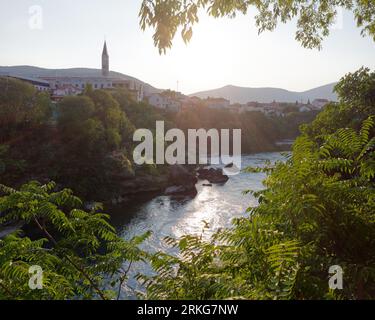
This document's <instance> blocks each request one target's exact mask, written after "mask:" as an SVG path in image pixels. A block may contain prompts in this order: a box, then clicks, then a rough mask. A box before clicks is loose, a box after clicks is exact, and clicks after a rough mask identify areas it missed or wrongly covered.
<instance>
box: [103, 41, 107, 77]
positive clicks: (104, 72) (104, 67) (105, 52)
mask: <svg viewBox="0 0 375 320" xmlns="http://www.w3.org/2000/svg"><path fill="white" fill-rule="evenodd" d="M102 75H103V77H108V76H109V55H108V49H107V42H106V41H104V48H103V53H102Z"/></svg>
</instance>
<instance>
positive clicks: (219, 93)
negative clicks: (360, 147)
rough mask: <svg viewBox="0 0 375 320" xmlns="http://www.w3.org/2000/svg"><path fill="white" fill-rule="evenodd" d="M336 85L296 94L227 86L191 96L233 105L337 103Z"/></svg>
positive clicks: (286, 91) (275, 90)
mask: <svg viewBox="0 0 375 320" xmlns="http://www.w3.org/2000/svg"><path fill="white" fill-rule="evenodd" d="M335 84H336V83H331V84H327V85H325V86H321V87H318V88H314V89H311V90H308V91H304V92H294V91H288V90H284V89H279V88H246V87H236V86H225V87H223V88H220V89H214V90H209V91H202V92H197V93H194V94H191V95H190V96H197V97H199V98H202V99H205V98H207V97H212V98H225V99H228V100H230V102H231V103H246V102H250V101H258V102H272V101H274V100H275V101H278V102H296V101H301V100H302V101H303V102H307V100H308V99H310V100H311V101H312V100H314V99H317V98H324V99H328V100H331V101H336V100H337V96H336V94H335V93H334V92H333V87H334V86H335Z"/></svg>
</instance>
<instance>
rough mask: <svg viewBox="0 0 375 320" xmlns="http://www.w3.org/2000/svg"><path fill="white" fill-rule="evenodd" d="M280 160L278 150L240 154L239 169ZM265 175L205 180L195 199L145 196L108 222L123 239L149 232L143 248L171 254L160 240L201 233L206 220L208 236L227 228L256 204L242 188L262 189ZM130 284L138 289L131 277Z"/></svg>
mask: <svg viewBox="0 0 375 320" xmlns="http://www.w3.org/2000/svg"><path fill="white" fill-rule="evenodd" d="M283 159H284V157H283V156H282V155H281V154H280V153H278V152H269V153H258V154H251V155H243V156H242V168H245V167H248V166H253V167H260V166H264V164H265V162H266V161H267V160H268V161H271V162H275V161H277V160H283ZM265 177H266V176H265V174H263V173H245V172H241V173H240V174H238V175H235V176H231V177H230V179H229V181H228V182H227V183H226V184H224V185H213V186H212V187H207V186H203V184H205V183H207V181H199V182H198V184H197V190H198V194H197V196H196V197H194V198H191V197H190V198H189V197H172V196H155V195H152V194H151V195H147V196H145V197H142V198H137V199H134V200H133V201H132V202H130V203H127V204H126V205H124V207H117V208H115V209H113V210H111V216H112V218H111V219H112V220H111V222H112V224H113V225H114V226H115V227H116V229H117V232H118V234H119V235H120V236H122V237H124V238H126V239H129V238H131V237H133V236H135V235H139V234H141V233H144V232H146V231H149V230H150V231H152V235H151V237H150V238H149V239H148V240H147V241H146V242H145V243H144V244H143V245H142V248H143V249H145V250H147V251H150V252H157V251H166V252H169V253H172V252H173V250H171V248H170V247H168V246H167V245H166V244H165V242H164V241H163V239H164V238H165V237H166V236H172V237H174V238H178V237H180V236H182V235H184V234H196V235H197V234H201V233H202V228H203V226H204V223H203V221H206V222H207V223H208V224H209V229H208V230H207V231H205V233H204V236H205V237H209V236H210V235H211V234H212V233H214V232H215V231H216V230H217V229H219V228H223V227H229V226H230V225H231V221H232V219H233V218H236V217H241V216H244V215H246V209H247V208H248V207H250V206H256V205H257V199H255V198H254V197H253V196H252V195H251V194H246V195H245V194H243V191H245V190H253V191H259V190H262V189H263V188H264V186H263V183H262V181H263V180H264V178H265ZM133 272H134V273H136V272H141V273H145V274H150V273H151V272H152V270H151V269H150V267H149V266H148V265H146V264H136V265H135V269H134V271H133ZM129 285H130V286H131V287H132V288H133V289H140V288H139V287H138V286H137V283H136V282H135V281H134V280H131V281H130V282H129ZM128 293H129V292H128Z"/></svg>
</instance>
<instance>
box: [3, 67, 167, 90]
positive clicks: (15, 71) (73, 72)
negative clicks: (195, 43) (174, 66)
mask: <svg viewBox="0 0 375 320" xmlns="http://www.w3.org/2000/svg"><path fill="white" fill-rule="evenodd" d="M1 74H3V75H4V74H6V75H13V76H23V77H31V78H34V77H55V76H59V77H100V76H101V75H102V71H101V69H89V68H71V69H44V68H38V67H32V66H13V67H2V66H0V75H1ZM110 76H111V77H119V78H122V79H126V80H133V81H135V82H136V83H137V84H143V85H144V89H145V91H146V92H159V91H160V90H159V89H156V88H154V87H153V86H151V85H149V84H148V83H145V82H143V81H141V80H139V79H136V78H134V77H131V76H128V75H125V74H122V73H119V72H114V71H111V72H110Z"/></svg>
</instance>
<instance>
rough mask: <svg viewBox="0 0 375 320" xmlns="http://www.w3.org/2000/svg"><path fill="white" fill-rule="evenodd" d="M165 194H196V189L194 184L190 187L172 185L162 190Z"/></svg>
mask: <svg viewBox="0 0 375 320" xmlns="http://www.w3.org/2000/svg"><path fill="white" fill-rule="evenodd" d="M164 193H165V194H166V195H167V196H171V195H193V196H195V195H196V194H197V189H196V188H195V185H194V186H193V187H192V186H191V185H189V186H172V187H169V188H167V189H166V190H165V192H164Z"/></svg>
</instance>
